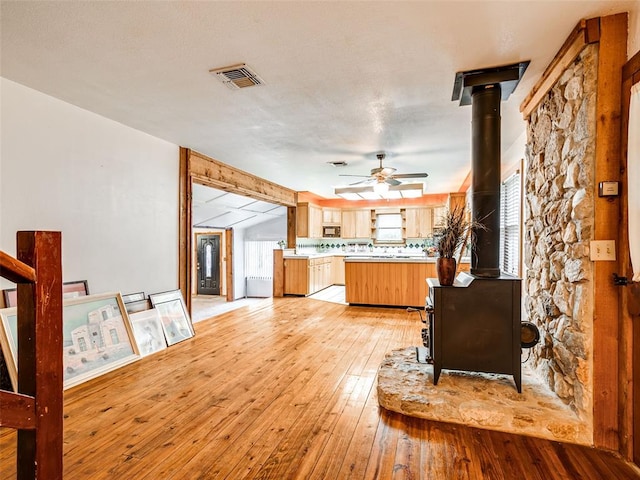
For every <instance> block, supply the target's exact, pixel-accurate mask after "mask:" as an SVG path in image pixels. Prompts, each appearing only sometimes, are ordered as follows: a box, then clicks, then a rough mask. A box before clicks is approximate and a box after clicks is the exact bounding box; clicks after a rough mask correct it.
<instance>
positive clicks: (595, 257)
mask: <svg viewBox="0 0 640 480" xmlns="http://www.w3.org/2000/svg"><path fill="white" fill-rule="evenodd" d="M589 251H590V257H591V260H592V261H594V262H598V261H615V259H616V242H615V240H591V242H590V243H589Z"/></svg>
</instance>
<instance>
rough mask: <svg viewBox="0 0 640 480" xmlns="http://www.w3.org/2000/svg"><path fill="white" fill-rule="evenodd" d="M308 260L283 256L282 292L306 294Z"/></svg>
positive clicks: (307, 287)
mask: <svg viewBox="0 0 640 480" xmlns="http://www.w3.org/2000/svg"><path fill="white" fill-rule="evenodd" d="M308 291H309V260H307V259H306V258H295V259H294V258H285V260H284V294H285V295H287V294H288V295H308Z"/></svg>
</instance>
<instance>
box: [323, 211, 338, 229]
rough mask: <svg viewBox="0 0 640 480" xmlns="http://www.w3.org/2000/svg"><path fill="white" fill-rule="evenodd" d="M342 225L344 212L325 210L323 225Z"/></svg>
mask: <svg viewBox="0 0 640 480" xmlns="http://www.w3.org/2000/svg"><path fill="white" fill-rule="evenodd" d="M341 223H342V210H340V209H339V208H323V209H322V224H323V225H340V224H341Z"/></svg>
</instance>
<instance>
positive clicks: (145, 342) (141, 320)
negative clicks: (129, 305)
mask: <svg viewBox="0 0 640 480" xmlns="http://www.w3.org/2000/svg"><path fill="white" fill-rule="evenodd" d="M129 320H130V321H131V327H132V328H133V336H134V337H135V339H136V343H137V344H138V350H139V351H140V356H142V357H146V356H148V355H151V354H153V353H156V352H159V351H161V350H164V349H166V348H167V341H166V340H165V334H164V329H163V328H162V319H161V318H160V314H159V313H158V311H157V310H156V309H155V308H152V309H150V310H142V311H140V312H135V313H132V314H130V315H129Z"/></svg>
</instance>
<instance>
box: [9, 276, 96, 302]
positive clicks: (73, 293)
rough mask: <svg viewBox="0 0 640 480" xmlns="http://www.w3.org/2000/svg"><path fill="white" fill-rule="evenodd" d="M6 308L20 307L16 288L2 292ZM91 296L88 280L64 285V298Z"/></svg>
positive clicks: (64, 283)
mask: <svg viewBox="0 0 640 480" xmlns="http://www.w3.org/2000/svg"><path fill="white" fill-rule="evenodd" d="M2 295H3V298H4V306H5V308H10V307H16V306H17V305H18V291H17V289H16V288H7V289H4V290H2ZM87 295H89V282H87V281H86V280H74V281H72V282H63V283H62V298H63V299H65V298H76V297H85V296H87Z"/></svg>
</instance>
